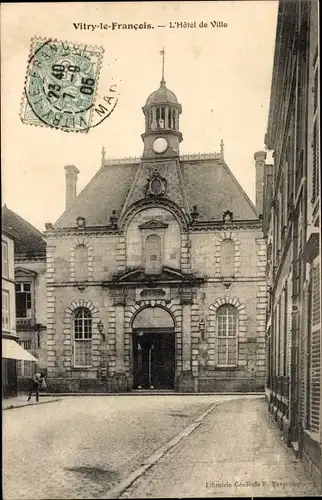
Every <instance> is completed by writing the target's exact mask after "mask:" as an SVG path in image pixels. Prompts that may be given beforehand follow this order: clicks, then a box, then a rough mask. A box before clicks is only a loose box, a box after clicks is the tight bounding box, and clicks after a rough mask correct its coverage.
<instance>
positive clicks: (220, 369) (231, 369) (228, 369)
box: [215, 366, 238, 371]
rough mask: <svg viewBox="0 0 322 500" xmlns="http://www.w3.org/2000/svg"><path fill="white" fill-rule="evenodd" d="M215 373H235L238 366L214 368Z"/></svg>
mask: <svg viewBox="0 0 322 500" xmlns="http://www.w3.org/2000/svg"><path fill="white" fill-rule="evenodd" d="M215 370H217V371H235V370H238V366H216V367H215Z"/></svg>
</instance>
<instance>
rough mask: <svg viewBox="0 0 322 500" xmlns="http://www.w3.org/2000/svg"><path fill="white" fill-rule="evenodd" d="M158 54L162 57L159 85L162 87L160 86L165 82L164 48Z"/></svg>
mask: <svg viewBox="0 0 322 500" xmlns="http://www.w3.org/2000/svg"><path fill="white" fill-rule="evenodd" d="M160 54H161V55H162V79H161V85H162V84H165V81H164V55H165V50H164V47H163V49H162V50H161V51H160Z"/></svg>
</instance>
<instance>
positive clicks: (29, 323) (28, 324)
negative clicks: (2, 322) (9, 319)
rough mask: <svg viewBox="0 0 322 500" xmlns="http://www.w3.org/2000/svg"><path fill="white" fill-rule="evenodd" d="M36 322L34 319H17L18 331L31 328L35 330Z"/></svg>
mask: <svg viewBox="0 0 322 500" xmlns="http://www.w3.org/2000/svg"><path fill="white" fill-rule="evenodd" d="M35 326H36V321H35V320H34V319H33V318H17V320H16V327H17V330H29V329H30V328H35Z"/></svg>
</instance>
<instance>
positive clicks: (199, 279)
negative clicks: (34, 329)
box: [47, 276, 266, 290]
mask: <svg viewBox="0 0 322 500" xmlns="http://www.w3.org/2000/svg"><path fill="white" fill-rule="evenodd" d="M225 281H227V279H226V278H223V277H218V278H215V277H209V276H196V277H195V278H191V279H187V280H184V281H182V280H179V279H178V280H172V281H169V280H168V281H167V280H159V281H158V280H155V282H151V281H149V280H146V281H137V282H136V281H131V282H130V281H126V282H123V281H121V282H119V283H118V282H115V281H112V280H97V281H86V282H79V281H61V282H57V281H56V282H55V281H51V282H47V287H49V288H51V287H53V288H64V287H70V288H81V289H82V290H85V289H86V288H88V287H93V286H102V287H112V288H113V287H115V285H116V287H122V286H123V285H124V286H127V287H130V286H131V287H133V288H136V287H138V288H142V287H145V286H152V285H153V286H156V285H160V286H161V285H162V286H171V285H174V286H177V285H181V286H182V285H183V286H189V285H196V286H199V285H202V284H203V283H222V284H223V286H224V282H225ZM229 281H230V282H231V284H232V285H234V284H238V283H260V284H262V283H265V282H266V278H265V277H260V276H248V277H239V278H229Z"/></svg>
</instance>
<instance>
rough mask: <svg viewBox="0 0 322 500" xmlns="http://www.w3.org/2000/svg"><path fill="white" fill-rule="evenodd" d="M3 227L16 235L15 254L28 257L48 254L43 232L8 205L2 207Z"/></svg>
mask: <svg viewBox="0 0 322 500" xmlns="http://www.w3.org/2000/svg"><path fill="white" fill-rule="evenodd" d="M1 219H2V228H3V229H4V230H6V231H9V232H11V233H12V234H13V235H14V236H15V240H14V241H15V254H19V255H21V254H23V255H25V256H27V257H32V256H34V257H36V256H37V257H43V256H45V255H46V241H45V239H44V236H43V234H42V233H41V232H40V231H38V229H36V228H35V227H34V226H32V225H31V224H30V223H29V222H27V221H26V220H25V219H23V218H22V217H20V215H18V214H16V213H15V212H13V211H12V210H10V209H9V208H8V207H7V206H6V205H5V206H4V207H3V208H2V217H1Z"/></svg>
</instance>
